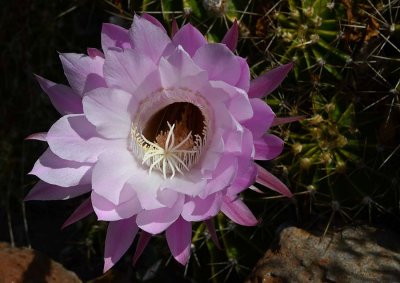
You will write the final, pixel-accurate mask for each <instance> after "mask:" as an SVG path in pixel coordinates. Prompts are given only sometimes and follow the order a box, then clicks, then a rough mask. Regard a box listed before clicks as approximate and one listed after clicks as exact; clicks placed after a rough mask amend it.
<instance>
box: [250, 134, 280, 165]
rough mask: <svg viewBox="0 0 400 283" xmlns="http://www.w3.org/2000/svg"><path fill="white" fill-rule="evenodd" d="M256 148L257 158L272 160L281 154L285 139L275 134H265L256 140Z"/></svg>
mask: <svg viewBox="0 0 400 283" xmlns="http://www.w3.org/2000/svg"><path fill="white" fill-rule="evenodd" d="M254 148H255V150H256V155H255V157H254V159H255V160H271V159H274V158H276V157H277V156H278V155H279V154H281V152H282V150H283V140H281V139H280V138H278V137H277V136H275V135H271V134H265V135H264V136H262V137H260V138H258V139H255V140H254Z"/></svg>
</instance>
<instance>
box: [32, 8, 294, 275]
mask: <svg viewBox="0 0 400 283" xmlns="http://www.w3.org/2000/svg"><path fill="white" fill-rule="evenodd" d="M237 37H238V26H237V23H236V22H235V23H234V24H233V26H232V27H231V29H230V30H229V31H228V32H227V34H226V36H225V37H224V39H223V40H222V42H221V43H208V42H207V41H206V39H205V37H204V36H203V35H202V34H201V33H200V32H199V31H198V30H197V29H196V28H194V27H193V26H192V25H190V24H186V25H185V26H183V27H182V28H180V29H178V30H175V32H174V35H173V36H172V38H170V37H169V36H168V35H167V32H166V30H165V29H164V27H163V26H162V25H161V24H160V23H159V22H158V21H157V20H156V19H155V18H153V17H151V16H149V15H146V14H144V15H142V16H141V17H140V16H137V15H136V16H135V17H134V20H133V24H132V27H131V28H130V29H129V30H126V29H124V28H122V27H119V26H115V25H112V24H104V25H103V29H102V33H101V45H102V51H100V50H97V49H92V48H91V49H88V52H87V53H88V55H84V54H75V53H63V54H60V59H61V63H62V65H63V68H64V72H65V75H66V77H67V79H68V82H69V86H65V85H61V84H56V83H53V82H51V81H49V80H46V79H44V78H42V77H39V76H37V79H38V81H39V84H40V85H41V87H42V89H43V90H44V92H46V93H47V94H48V96H49V98H50V100H51V102H52V104H53V105H54V107H55V108H56V109H57V110H58V111H59V112H60V113H61V114H62V117H61V118H60V119H59V120H58V121H56V122H55V123H54V124H53V125H52V126H51V128H50V129H49V131H48V132H47V133H38V134H34V135H32V136H30V137H28V139H36V140H42V141H46V142H47V143H48V145H49V147H48V149H47V150H46V151H45V152H44V154H43V155H42V156H41V157H40V158H39V160H38V161H37V162H36V163H35V165H34V167H33V169H32V171H31V173H30V174H33V175H36V176H37V177H39V178H40V181H39V182H38V183H37V185H36V186H35V187H34V188H33V189H32V190H31V191H30V193H29V194H28V196H27V197H26V199H27V200H53V199H68V198H72V197H76V196H79V195H83V194H88V195H89V198H88V199H87V200H86V201H84V202H83V203H82V205H81V206H79V207H78V208H77V210H76V211H75V212H74V213H73V214H72V215H71V217H70V218H69V219H68V220H67V222H66V223H65V225H69V224H71V223H73V222H75V221H77V220H79V219H82V218H83V217H85V216H87V215H88V214H90V213H92V212H94V213H95V214H96V215H97V217H98V220H100V221H107V222H109V225H108V229H107V235H106V243H105V255H104V258H105V264H104V271H106V270H108V269H109V268H111V267H112V266H113V265H114V264H115V263H116V262H117V261H118V260H119V259H120V258H121V256H122V255H123V254H124V253H125V252H126V251H127V249H128V248H129V247H130V245H131V244H132V242H133V240H134V238H135V236H136V235H137V234H138V235H140V239H139V244H138V247H137V250H136V253H135V255H134V260H135V261H136V260H137V258H138V256H139V255H140V253H141V252H142V251H143V249H144V246H145V245H146V244H147V242H148V240H149V238H150V237H151V235H155V234H159V233H163V232H165V235H166V239H167V243H168V246H169V248H170V250H171V253H172V255H173V256H174V258H175V259H176V260H177V261H178V262H180V263H181V264H186V263H187V261H188V258H189V255H190V246H191V232H192V230H191V226H192V222H197V221H206V223H207V225H208V227H209V229H210V230H211V231H210V232H211V234H215V231H213V229H214V228H213V226H212V222H211V221H210V220H211V219H212V218H213V217H214V216H215V215H216V214H218V213H219V212H222V213H224V214H225V215H226V216H227V217H229V218H230V219H231V220H232V221H233V222H235V223H238V224H240V225H247V226H251V225H255V224H257V219H256V217H255V216H254V215H253V214H252V213H251V211H250V209H249V208H248V207H247V206H246V205H245V204H244V203H243V202H242V200H241V199H240V198H239V197H238V194H240V193H241V192H242V191H243V190H246V189H247V188H249V187H250V186H251V185H252V184H253V183H255V182H258V183H260V184H262V185H265V186H267V187H269V188H271V189H273V190H275V191H277V192H279V193H281V194H283V195H286V196H288V197H290V196H291V193H290V191H289V190H288V189H287V187H286V186H285V185H284V184H283V183H282V182H280V181H279V180H278V179H277V178H276V177H274V176H273V175H272V174H270V173H269V172H268V171H266V170H265V169H263V168H262V167H260V166H258V165H256V163H255V160H270V159H273V158H275V157H276V156H278V155H279V154H280V153H281V151H282V148H283V141H282V140H281V139H280V138H278V137H276V136H274V135H272V134H269V133H268V130H269V128H270V127H271V126H272V125H274V124H276V123H279V122H282V121H281V120H276V119H275V114H274V112H273V111H272V110H271V108H270V107H269V106H268V105H267V104H266V103H265V102H264V101H263V100H262V99H261V97H263V96H265V95H266V94H268V93H269V92H271V91H273V90H274V89H275V88H276V87H277V86H278V85H279V84H280V83H281V81H282V80H283V79H284V77H285V76H286V75H287V73H288V72H289V70H290V69H291V68H292V65H291V64H288V65H283V66H280V67H278V68H276V69H273V70H272V71H270V72H268V73H266V74H264V75H262V76H260V77H258V78H256V79H255V80H252V81H251V80H250V72H249V66H248V64H247V62H246V59H244V58H242V57H239V56H237V55H235V54H234V53H233V50H234V49H235V48H236V43H237ZM277 121H278V122H277ZM214 239H215V237H214Z"/></svg>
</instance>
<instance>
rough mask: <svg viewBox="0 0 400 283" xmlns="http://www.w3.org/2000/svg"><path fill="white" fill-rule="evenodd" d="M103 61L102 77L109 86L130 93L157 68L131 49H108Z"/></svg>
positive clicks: (150, 61) (147, 58) (145, 57)
mask: <svg viewBox="0 0 400 283" xmlns="http://www.w3.org/2000/svg"><path fill="white" fill-rule="evenodd" d="M105 55H106V60H105V63H104V78H105V80H106V82H107V85H108V86H109V87H115V88H121V89H123V90H125V91H127V92H129V93H132V92H133V91H134V90H135V89H136V88H137V87H138V86H139V85H140V84H141V83H142V82H143V81H144V80H145V79H146V78H147V77H148V75H149V74H150V73H152V72H154V71H155V70H156V69H157V68H156V65H155V64H154V63H153V61H152V60H151V59H150V58H149V57H147V56H143V54H141V53H140V52H136V51H133V50H132V49H125V50H123V51H117V50H108V51H107V52H106V54H105Z"/></svg>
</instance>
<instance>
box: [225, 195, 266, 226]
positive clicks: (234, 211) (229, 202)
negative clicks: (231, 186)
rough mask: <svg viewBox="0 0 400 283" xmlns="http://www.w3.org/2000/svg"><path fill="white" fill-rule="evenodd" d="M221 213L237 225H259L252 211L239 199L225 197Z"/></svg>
mask: <svg viewBox="0 0 400 283" xmlns="http://www.w3.org/2000/svg"><path fill="white" fill-rule="evenodd" d="M221 211H222V212H223V213H224V214H225V215H226V216H228V217H229V218H230V219H231V220H232V221H233V222H235V223H237V224H240V225H243V226H254V225H257V224H258V220H257V219H256V218H255V217H254V215H253V213H252V212H251V211H250V209H249V208H248V207H247V206H246V205H245V204H244V203H243V202H242V201H241V200H240V199H238V198H234V197H228V196H225V197H224V201H223V203H222V206H221Z"/></svg>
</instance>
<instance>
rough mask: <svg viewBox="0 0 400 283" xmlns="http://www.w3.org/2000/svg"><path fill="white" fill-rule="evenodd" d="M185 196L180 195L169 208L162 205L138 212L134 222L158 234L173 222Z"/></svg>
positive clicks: (147, 230) (180, 210)
mask: <svg viewBox="0 0 400 283" xmlns="http://www.w3.org/2000/svg"><path fill="white" fill-rule="evenodd" d="M184 199H185V197H184V196H183V195H180V196H179V197H178V200H177V201H176V202H175V205H174V206H172V207H171V208H169V207H162V208H157V209H153V210H142V211H141V212H139V214H138V216H137V219H136V223H137V225H138V226H139V227H140V229H142V230H144V231H146V232H148V233H150V234H159V233H161V232H163V231H164V230H165V229H167V228H168V227H169V226H170V225H171V224H172V223H174V222H175V221H176V220H177V219H178V217H179V215H180V214H181V212H182V207H183V202H184Z"/></svg>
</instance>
